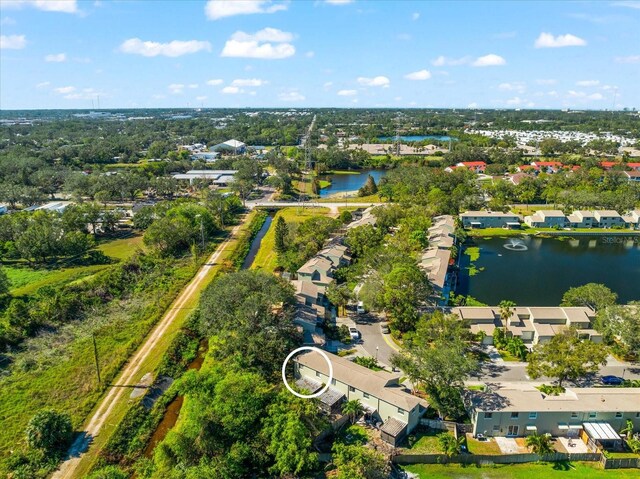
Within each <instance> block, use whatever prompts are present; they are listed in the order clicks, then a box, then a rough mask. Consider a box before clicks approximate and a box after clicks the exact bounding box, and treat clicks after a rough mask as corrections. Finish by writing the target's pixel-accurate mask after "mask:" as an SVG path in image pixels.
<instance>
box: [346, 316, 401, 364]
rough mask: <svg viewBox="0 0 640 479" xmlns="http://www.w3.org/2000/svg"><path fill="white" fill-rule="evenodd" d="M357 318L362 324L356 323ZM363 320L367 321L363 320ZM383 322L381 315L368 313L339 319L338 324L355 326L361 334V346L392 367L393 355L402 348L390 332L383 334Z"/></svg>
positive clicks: (367, 352)
mask: <svg viewBox="0 0 640 479" xmlns="http://www.w3.org/2000/svg"><path fill="white" fill-rule="evenodd" d="M356 318H358V321H359V323H360V324H355V319H356ZM341 319H342V318H341ZM361 320H364V321H365V322H361ZM383 322H384V321H383V319H382V318H381V317H380V316H379V315H377V314H374V313H367V314H365V315H360V316H355V315H350V316H349V318H348V319H344V320H340V321H338V324H347V325H349V326H355V327H356V329H357V330H358V331H360V335H361V341H360V343H359V346H360V347H361V348H362V349H363V350H364V351H365V352H366V354H367V355H368V356H371V357H374V358H377V359H378V362H379V363H381V364H383V365H385V366H389V367H391V356H392V355H393V354H395V353H397V352H399V351H400V349H399V348H398V346H396V344H395V343H394V342H393V341H392V340H391V337H390V335H389V334H382V331H381V330H380V324H381V323H383Z"/></svg>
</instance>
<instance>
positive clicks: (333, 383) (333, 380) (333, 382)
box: [331, 378, 336, 386]
mask: <svg viewBox="0 0 640 479" xmlns="http://www.w3.org/2000/svg"><path fill="white" fill-rule="evenodd" d="M331 385H332V386H335V385H336V380H335V378H334V379H332V380H331Z"/></svg>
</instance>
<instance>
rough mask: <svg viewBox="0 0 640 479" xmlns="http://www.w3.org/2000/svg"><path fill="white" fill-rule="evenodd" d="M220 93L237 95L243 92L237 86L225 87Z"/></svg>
mask: <svg viewBox="0 0 640 479" xmlns="http://www.w3.org/2000/svg"><path fill="white" fill-rule="evenodd" d="M220 93H224V94H225V95H235V94H237V93H243V90H241V89H240V88H238V87H237V86H226V87H224V88H223V89H222V90H220Z"/></svg>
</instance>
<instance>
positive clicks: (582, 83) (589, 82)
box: [576, 80, 600, 86]
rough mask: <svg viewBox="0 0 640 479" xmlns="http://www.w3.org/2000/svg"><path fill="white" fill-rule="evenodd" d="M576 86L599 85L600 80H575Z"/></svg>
mask: <svg viewBox="0 0 640 479" xmlns="http://www.w3.org/2000/svg"><path fill="white" fill-rule="evenodd" d="M576 85H578V86H598V85H600V80H580V81H577V82H576Z"/></svg>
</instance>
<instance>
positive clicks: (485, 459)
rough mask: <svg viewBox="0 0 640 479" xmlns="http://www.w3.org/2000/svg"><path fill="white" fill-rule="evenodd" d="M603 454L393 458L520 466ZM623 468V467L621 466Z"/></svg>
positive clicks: (589, 458)
mask: <svg viewBox="0 0 640 479" xmlns="http://www.w3.org/2000/svg"><path fill="white" fill-rule="evenodd" d="M601 459H602V454H599V453H593V452H592V453H582V454H579V453H575V454H574V453H561V452H557V453H554V454H544V455H538V454H529V453H527V454H500V455H485V454H458V455H454V456H451V457H448V456H446V455H445V454H400V455H398V456H395V457H394V458H393V462H395V463H396V464H447V463H456V464H476V465H487V464H520V463H524V462H538V461H543V462H560V461H588V462H599V461H601ZM620 467H622V466H620Z"/></svg>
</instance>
